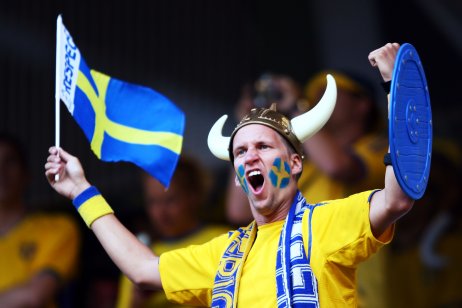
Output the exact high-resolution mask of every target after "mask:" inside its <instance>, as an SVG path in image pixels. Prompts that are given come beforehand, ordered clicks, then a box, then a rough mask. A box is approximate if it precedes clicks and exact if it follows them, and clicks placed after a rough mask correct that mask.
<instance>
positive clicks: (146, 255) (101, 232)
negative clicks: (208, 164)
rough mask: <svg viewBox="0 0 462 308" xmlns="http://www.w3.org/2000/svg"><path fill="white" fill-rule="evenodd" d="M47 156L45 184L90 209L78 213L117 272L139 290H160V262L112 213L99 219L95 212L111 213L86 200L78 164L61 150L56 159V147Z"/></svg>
mask: <svg viewBox="0 0 462 308" xmlns="http://www.w3.org/2000/svg"><path fill="white" fill-rule="evenodd" d="M49 153H50V155H49V156H48V159H47V163H46V164H45V170H46V171H45V175H46V177H47V179H48V182H49V183H50V185H51V186H52V187H53V188H54V189H55V190H56V191H57V192H58V193H59V194H61V195H63V196H65V197H67V198H69V199H71V200H75V199H76V197H79V199H80V201H81V202H82V204H81V206H82V207H83V206H86V207H87V208H88V207H89V206H90V209H88V211H86V212H85V211H82V212H80V211H79V212H80V214H81V215H82V217H83V218H84V219H85V220H86V222H87V224H88V225H89V227H90V228H91V229H92V231H93V232H94V233H95V235H96V237H97V238H98V240H99V241H100V243H101V245H102V246H103V248H104V249H105V250H106V252H107V253H108V254H109V256H110V257H111V259H112V260H113V261H114V263H115V264H116V265H117V266H118V267H119V269H120V270H121V271H122V272H123V273H124V274H125V275H126V276H127V277H128V278H129V279H130V280H131V281H132V282H133V283H135V284H136V285H138V286H140V287H143V288H148V289H160V288H162V285H161V281H160V274H159V265H158V263H159V258H158V257H157V256H155V255H154V254H153V253H152V251H151V250H150V249H149V248H148V247H146V246H145V245H144V244H142V243H141V242H140V241H139V240H138V239H137V238H136V236H134V235H133V234H132V233H131V232H130V231H129V230H127V228H125V227H124V226H123V225H122V224H121V223H120V221H119V220H118V219H117V218H116V217H115V216H114V214H112V213H111V211H104V212H101V213H100V215H101V216H99V215H98V213H97V212H98V210H97V208H106V209H110V208H109V206H108V205H107V204H106V201H104V199H103V198H102V197H98V198H94V199H93V200H90V199H88V200H86V198H85V192H88V191H89V189H91V185H90V184H89V183H88V181H87V179H86V178H85V174H84V171H83V168H82V165H81V164H80V162H79V160H78V159H77V158H76V157H74V156H72V155H70V154H69V153H67V152H66V151H64V150H62V149H59V156H58V149H57V148H55V147H52V148H50V150H49ZM55 174H59V180H58V181H55ZM82 193H84V194H82ZM93 197H94V195H93ZM95 200H96V202H95ZM87 202H93V203H92V204H88V203H87ZM85 203H87V204H85ZM89 212H92V213H91V215H90V216H92V217H93V218H92V219H91V221H88V213H89ZM95 212H96V213H95ZM85 216H87V217H85Z"/></svg>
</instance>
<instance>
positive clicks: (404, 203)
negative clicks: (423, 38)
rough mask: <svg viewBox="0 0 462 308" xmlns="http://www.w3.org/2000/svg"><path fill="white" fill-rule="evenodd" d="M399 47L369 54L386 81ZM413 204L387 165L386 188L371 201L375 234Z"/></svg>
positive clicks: (396, 45)
mask: <svg viewBox="0 0 462 308" xmlns="http://www.w3.org/2000/svg"><path fill="white" fill-rule="evenodd" d="M399 47H400V46H399V44H397V43H393V44H391V43H388V44H386V45H385V46H383V47H381V48H379V49H376V50H374V51H372V52H371V53H370V54H369V62H370V63H371V65H372V66H373V67H377V68H378V69H379V71H380V74H381V75H382V78H383V80H384V81H390V80H391V78H392V74H393V68H394V64H395V58H396V55H397V53H398V49H399ZM413 204H414V200H412V199H411V198H409V197H408V196H407V195H406V194H405V193H404V192H403V191H402V189H401V187H400V186H399V184H398V181H397V180H396V177H395V173H394V171H393V166H387V168H386V171H385V188H384V189H383V190H381V191H379V192H377V193H376V194H374V197H373V198H372V201H371V209H370V214H369V217H370V221H371V227H372V232H373V233H374V235H375V236H380V235H381V234H382V233H383V232H385V230H386V229H387V228H388V227H389V226H390V225H391V224H393V223H394V222H396V221H397V220H398V219H399V218H400V217H401V216H403V215H404V214H406V213H407V212H408V211H409V210H410V209H411V208H412V206H413Z"/></svg>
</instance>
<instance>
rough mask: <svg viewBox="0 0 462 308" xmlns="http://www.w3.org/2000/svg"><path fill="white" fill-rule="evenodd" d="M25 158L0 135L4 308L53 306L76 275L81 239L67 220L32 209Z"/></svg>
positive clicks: (0, 255) (0, 246) (0, 249)
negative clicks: (29, 208) (29, 205)
mask: <svg viewBox="0 0 462 308" xmlns="http://www.w3.org/2000/svg"><path fill="white" fill-rule="evenodd" d="M26 153H27V152H25V151H24V150H23V149H22V146H21V145H20V144H19V142H18V141H17V140H16V139H15V138H13V137H12V136H10V135H7V134H0V307H54V306H56V305H58V304H59V302H58V300H57V297H58V295H59V293H60V291H61V290H63V289H64V288H65V287H66V284H67V283H68V282H69V281H70V280H71V279H72V278H73V275H74V273H75V272H76V269H77V268H76V267H77V258H78V252H79V245H80V234H79V230H78V227H77V224H76V223H75V222H74V220H73V219H72V218H71V217H68V216H67V215H64V214H50V213H32V212H31V211H29V210H28V208H27V206H26V204H25V201H24V195H25V190H26V187H27V185H28V182H29V170H28V165H27V160H26V158H25V154H26Z"/></svg>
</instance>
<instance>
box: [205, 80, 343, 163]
mask: <svg viewBox="0 0 462 308" xmlns="http://www.w3.org/2000/svg"><path fill="white" fill-rule="evenodd" d="M326 78H327V88H326V91H325V92H324V95H323V97H322V98H321V100H320V101H319V103H318V104H316V106H315V107H314V108H313V109H311V110H309V111H307V112H305V113H304V114H301V115H299V116H297V117H295V118H293V119H292V120H289V119H288V118H287V117H285V116H284V115H282V114H280V113H279V112H277V111H276V108H275V104H273V105H272V106H271V107H270V108H269V109H267V108H254V109H252V110H251V111H250V113H249V114H248V115H246V116H245V117H244V118H243V119H242V120H241V122H239V124H238V125H237V126H236V128H235V129H234V131H233V133H232V134H231V136H230V137H225V136H223V134H222V130H223V126H224V124H225V122H226V119H227V118H228V116H227V115H223V116H222V117H221V118H219V119H218V120H217V121H216V122H215V124H214V125H213V126H212V128H211V129H210V133H209V136H208V139H207V143H208V146H209V149H210V151H211V152H212V154H213V155H215V156H216V157H218V158H220V159H223V160H231V161H233V160H234V157H233V153H232V152H233V144H232V142H233V138H234V136H235V135H236V133H237V131H238V130H239V129H241V128H242V127H244V126H246V125H249V124H260V125H265V126H268V127H270V128H272V129H274V130H275V131H277V132H278V133H279V134H280V135H282V136H283V137H284V138H285V139H286V140H287V141H289V143H290V144H291V145H292V146H293V147H294V149H295V151H296V152H297V153H298V154H299V155H300V157H303V155H302V143H303V142H304V141H306V140H307V139H309V138H310V137H311V136H313V135H314V134H315V133H317V132H318V131H319V130H320V129H321V128H322V127H323V126H324V124H326V122H327V120H329V118H330V115H331V114H332V112H333V111H334V107H335V102H336V100H337V87H336V85H335V79H334V78H333V77H332V76H331V75H327V76H326Z"/></svg>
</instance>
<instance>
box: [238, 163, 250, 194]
mask: <svg viewBox="0 0 462 308" xmlns="http://www.w3.org/2000/svg"><path fill="white" fill-rule="evenodd" d="M237 178H238V179H239V183H241V187H242V189H243V190H244V192H245V194H246V195H247V194H249V187H248V186H247V180H246V178H245V169H244V166H243V165H240V166H239V167H238V168H237Z"/></svg>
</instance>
